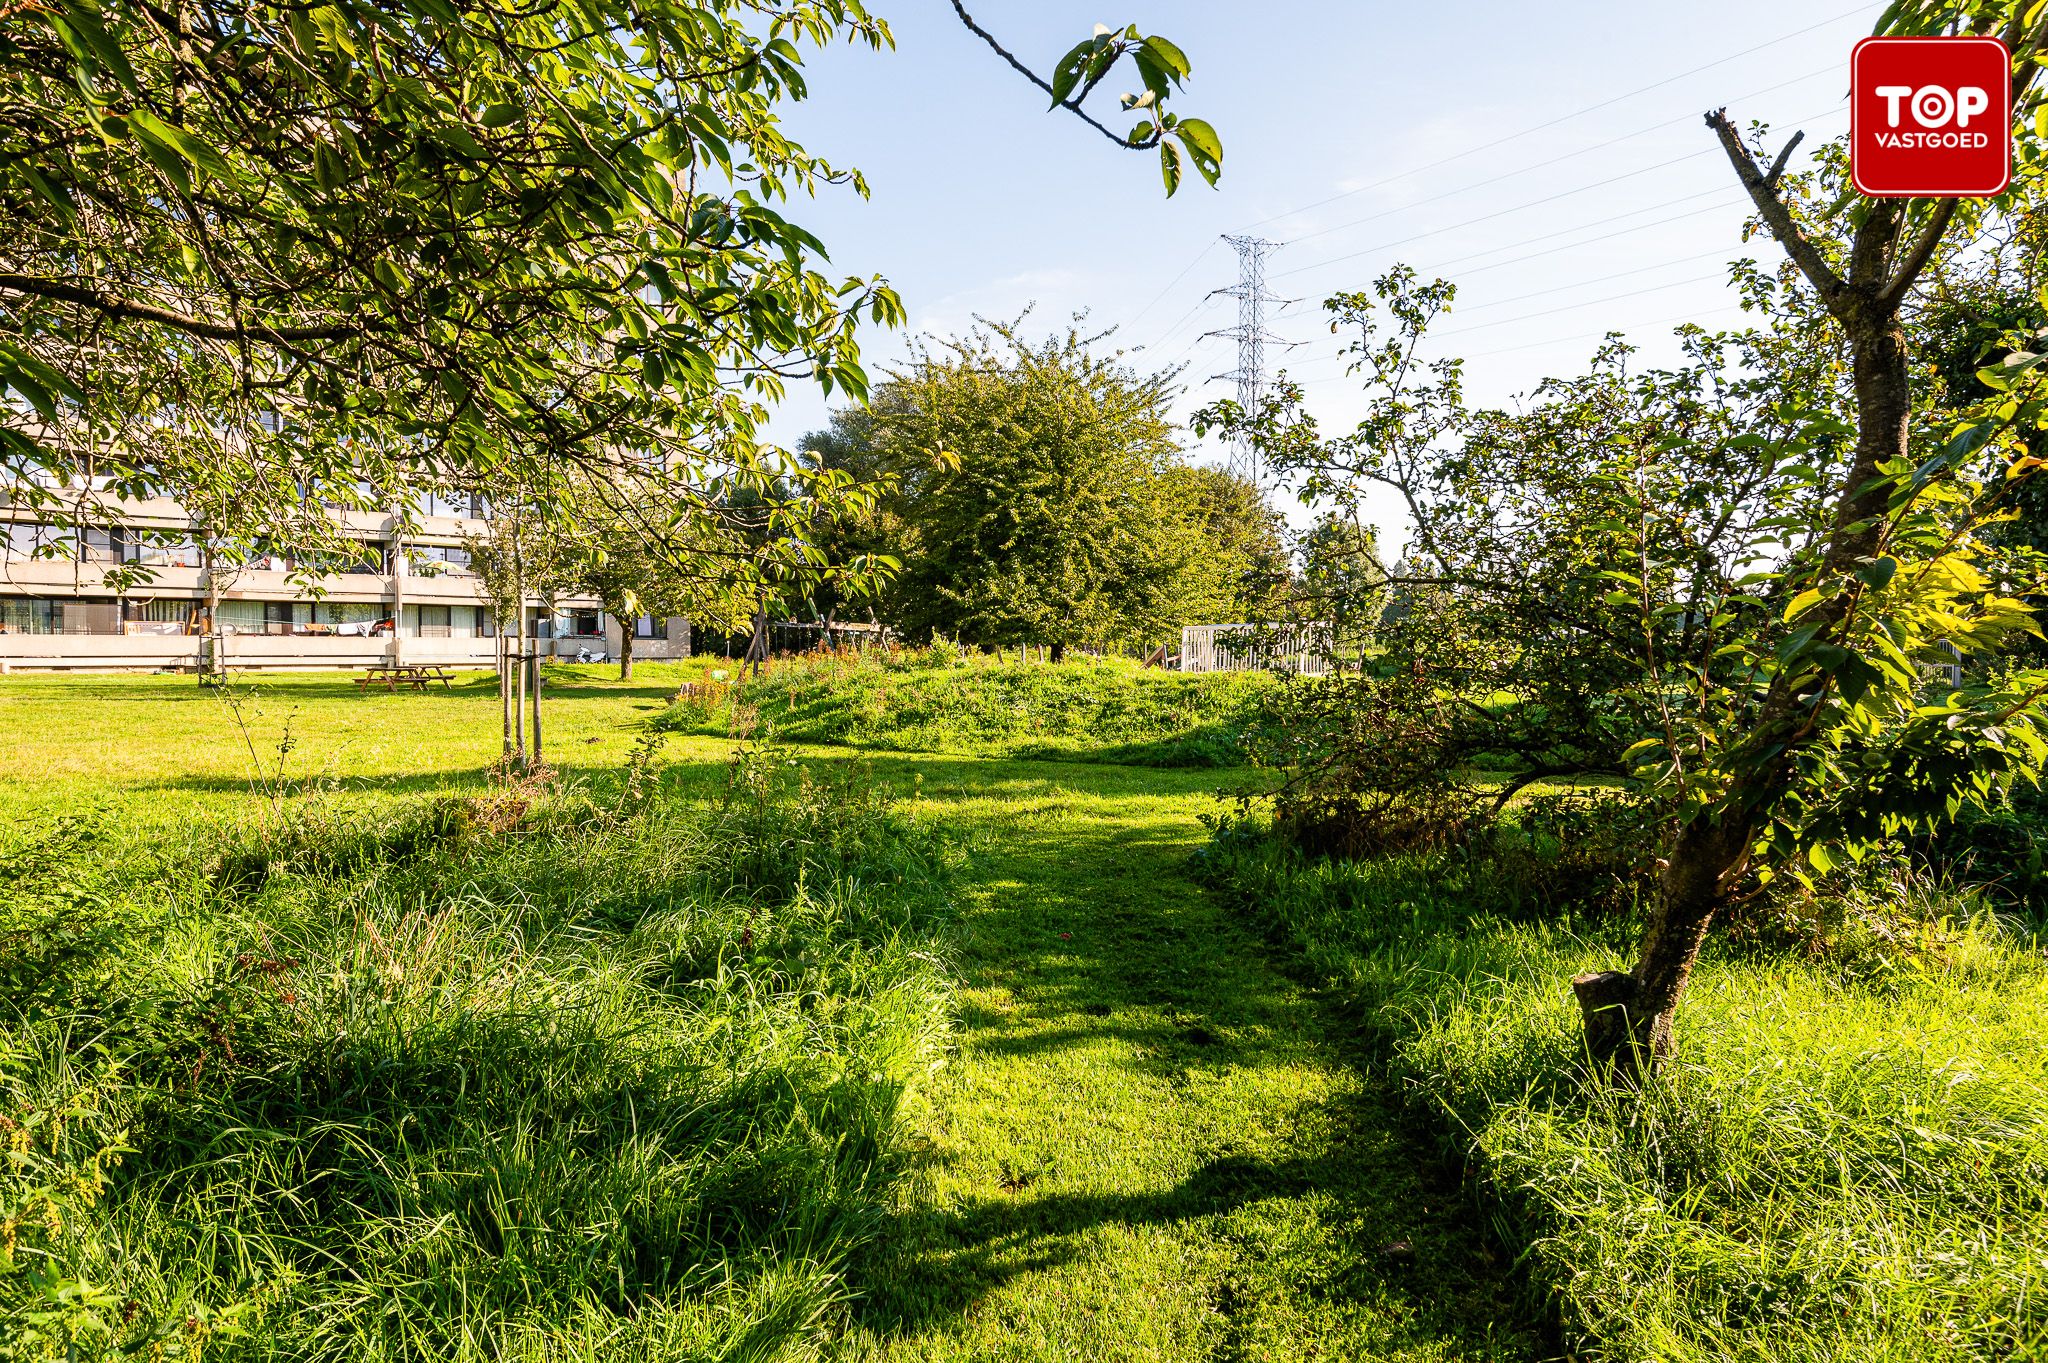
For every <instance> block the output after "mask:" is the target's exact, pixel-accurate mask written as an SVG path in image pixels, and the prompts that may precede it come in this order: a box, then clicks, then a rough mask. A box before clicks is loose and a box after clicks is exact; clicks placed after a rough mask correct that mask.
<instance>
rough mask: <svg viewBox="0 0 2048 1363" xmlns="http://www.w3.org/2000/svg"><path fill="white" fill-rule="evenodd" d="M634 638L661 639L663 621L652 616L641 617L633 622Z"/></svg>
mask: <svg viewBox="0 0 2048 1363" xmlns="http://www.w3.org/2000/svg"><path fill="white" fill-rule="evenodd" d="M633 637H634V638H635V639H659V638H660V637H661V621H659V620H657V619H655V618H654V617H653V616H651V615H643V616H641V617H640V618H639V619H638V620H635V621H634V622H633Z"/></svg>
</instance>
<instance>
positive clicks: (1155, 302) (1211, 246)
mask: <svg viewBox="0 0 2048 1363" xmlns="http://www.w3.org/2000/svg"><path fill="white" fill-rule="evenodd" d="M1215 249H1216V239H1215V238H1211V239H1210V240H1209V241H1208V242H1207V243H1205V244H1204V245H1203V247H1202V249H1201V250H1199V251H1197V252H1195V258H1194V259H1193V260H1190V261H1189V262H1188V263H1187V265H1186V266H1185V267H1183V268H1182V270H1181V272H1180V273H1179V274H1177V275H1175V276H1174V277H1173V278H1171V279H1169V280H1167V281H1166V287H1165V288H1163V289H1161V290H1160V291H1159V292H1158V293H1155V294H1153V295H1152V301H1151V302H1149V303H1147V304H1146V305H1145V306H1144V307H1142V308H1139V309H1138V311H1137V313H1136V315H1134V316H1133V317H1132V318H1131V319H1130V321H1128V322H1126V323H1124V325H1125V326H1132V327H1134V326H1136V325H1138V323H1139V322H1140V321H1142V320H1144V317H1145V314H1146V313H1148V312H1150V311H1152V309H1154V308H1156V307H1158V306H1159V300H1160V299H1162V298H1164V297H1166V295H1168V294H1170V293H1172V292H1173V286H1174V285H1176V284H1178V283H1180V282H1181V281H1182V280H1183V279H1186V278H1187V277H1188V276H1189V275H1190V274H1193V273H1194V269H1195V266H1197V265H1200V264H1201V263H1202V262H1203V260H1205V259H1207V258H1208V255H1209V252H1211V251H1213V250H1215Z"/></svg>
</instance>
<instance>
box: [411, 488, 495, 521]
mask: <svg viewBox="0 0 2048 1363" xmlns="http://www.w3.org/2000/svg"><path fill="white" fill-rule="evenodd" d="M419 509H420V514H421V515H422V516H460V517H464V518H470V517H476V516H481V515H483V514H484V513H483V498H481V497H477V496H474V495H472V494H471V493H467V492H446V491H434V492H427V493H422V494H421V496H420V498H419Z"/></svg>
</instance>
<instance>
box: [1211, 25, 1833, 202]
mask: <svg viewBox="0 0 2048 1363" xmlns="http://www.w3.org/2000/svg"><path fill="white" fill-rule="evenodd" d="M1868 9H1869V6H1868V5H1867V4H1865V5H1857V6H1855V7H1854V8H1851V9H1846V10H1843V11H1842V12H1841V13H1840V14H1837V15H1834V16H1832V17H1831V18H1827V19H1823V20H1821V21H1820V22H1819V23H1815V24H1808V25H1807V26H1806V27H1805V28H1800V29H1794V30H1793V31H1792V32H1790V33H1785V34H1781V35H1779V36H1778V37H1776V38H1772V39H1770V40H1769V41H1768V42H1762V43H1758V44H1757V45H1756V46H1755V47H1748V48H1744V49H1743V50H1742V51H1740V52H1735V53H1731V54H1730V55H1728V56H1726V57H1721V58H1718V59H1717V60H1714V61H1710V62H1708V63H1707V64H1706V65H1704V66H1695V67H1694V68H1692V70H1690V71H1681V72H1679V73H1678V74H1677V75H1675V76H1667V77H1665V78H1664V79H1663V80H1660V81H1655V82H1653V83H1651V84H1649V85H1645V86H1642V87H1641V88H1639V89H1635V90H1631V91H1629V92H1628V93H1627V94H1621V95H1615V96H1613V97H1612V98H1610V99H1603V100H1601V101H1600V102H1599V103H1598V104H1589V105H1587V106H1586V107H1585V108H1583V109H1576V110H1574V111H1572V112H1571V113H1568V114H1560V115H1559V116H1558V117H1556V118H1553V119H1551V120H1549V121H1548V122H1545V123H1538V124H1536V125H1534V126H1533V127H1528V128H1524V129H1522V130H1521V131H1520V132H1517V133H1509V134H1508V135H1507V136H1506V137H1500V138H1495V139H1494V140H1493V141H1491V142H1485V143H1481V144H1480V145H1479V146H1476V147H1469V148H1467V149H1466V150H1464V151H1461V152H1458V153H1456V154H1454V155H1451V156H1446V157H1443V158H1441V159H1439V160H1438V161H1436V162H1435V166H1437V167H1440V166H1446V165H1449V164H1450V163H1451V162H1453V161H1462V160H1463V159H1465V158H1466V157H1468V156H1476V155H1478V154H1479V153H1480V152H1482V151H1486V150H1488V149H1490V148H1493V147H1501V146H1506V145H1507V144H1508V143H1510V142H1516V141H1520V140H1521V139H1522V138H1524V137H1529V136H1533V135H1534V134H1536V133H1540V132H1542V131H1544V130H1545V129H1547V128H1554V127H1556V126H1557V125H1558V124H1560V123H1569V122H1571V121H1572V120H1573V119H1575V118H1584V117H1585V116H1586V115H1587V114H1590V113H1597V112H1599V111H1600V110H1602V109H1605V108H1609V107H1611V106H1613V105H1616V104H1620V103H1622V102H1623V101H1624V100H1631V99H1634V98H1635V97H1636V96H1637V95H1646V94H1648V93H1649V92H1650V91H1652V90H1661V89H1663V88H1664V87H1665V86H1667V85H1671V84H1674V83H1676V82H1678V81H1681V80H1685V79H1687V78H1689V77H1692V76H1697V75H1699V74H1700V73H1701V72H1702V71H1711V70H1713V69H1714V68H1715V67H1717V66H1726V65H1727V64H1728V63H1729V62H1732V61H1739V60H1740V59H1742V58H1743V57H1749V56H1754V55H1755V54H1756V53H1758V52H1762V51H1764V50H1766V49H1767V48H1772V47H1776V46H1777V45H1778V44H1779V43H1784V42H1790V41H1791V40H1792V39H1794V38H1800V37H1804V36H1805V35H1806V34H1809V33H1812V32H1815V31H1817V30H1819V29H1823V28H1826V27H1828V26H1829V25H1830V24H1838V23H1840V22H1841V21H1842V20H1844V19H1849V18H1853V17H1855V16H1856V15H1858V14H1862V13H1865V12H1866V11H1867V10H1868ZM1800 79H1801V80H1805V79H1809V77H1804V76H1802V77H1800ZM1745 98H1754V96H1745ZM1430 168H1432V169H1433V168H1434V167H1430ZM1415 173H1416V172H1414V171H1403V172H1402V173H1401V174H1399V175H1390V176H1388V177H1387V178H1386V179H1384V180H1375V181H1374V182H1373V183H1371V184H1369V185H1360V186H1358V187H1357V188H1356V189H1347V190H1345V191H1344V192H1343V193H1341V194H1332V195H1330V196H1329V197H1328V198H1325V199H1318V200H1316V201H1315V202H1314V203H1311V204H1303V205H1302V206H1301V207H1299V208H1290V209H1288V210H1286V211H1285V212H1282V213H1275V214H1274V215H1273V216H1271V217H1269V218H1260V219H1259V220H1258V221H1257V222H1254V223H1251V224H1249V225H1248V226H1249V227H1264V226H1265V225H1266V224H1267V223H1270V222H1279V221H1280V220H1281V219H1282V218H1292V217H1297V216H1299V215H1300V214H1303V213H1306V212H1308V211H1309V210H1310V209H1313V208H1322V207H1324V206H1325V205H1327V204H1333V203H1336V202H1338V201H1339V200H1342V199H1349V198H1352V197H1354V196H1356V195H1359V194H1365V193H1368V192H1370V191H1372V190H1375V189H1382V188H1384V187H1386V186H1387V185H1390V184H1393V183H1394V182H1395V181H1397V180H1403V179H1406V178H1407V177H1408V176H1410V175H1413V174H1415Z"/></svg>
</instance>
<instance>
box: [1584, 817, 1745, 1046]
mask: <svg viewBox="0 0 2048 1363" xmlns="http://www.w3.org/2000/svg"><path fill="white" fill-rule="evenodd" d="M1750 834H1751V829H1750V826H1749V822H1748V821H1747V820H1746V819H1743V820H1738V821H1733V822H1731V821H1728V820H1710V819H1701V820H1700V821H1699V822H1697V823H1694V824H1691V825H1689V826H1687V827H1686V828H1684V829H1682V830H1680V832H1679V835H1678V841H1677V844H1676V845H1675V846H1674V847H1673V848H1672V850H1671V857H1670V859H1669V860H1668V861H1667V862H1666V864H1665V866H1664V870H1663V873H1662V874H1661V875H1660V876H1658V883H1657V902H1656V904H1655V906H1654V907H1653V909H1652V911H1651V915H1650V925H1649V928H1648V929H1647V930H1646V931H1645V932H1644V933H1643V947H1642V955H1641V957H1640V958H1639V959H1638V960H1637V962H1636V968H1635V969H1634V970H1633V971H1626V972H1624V971H1619V970H1602V971H1597V972H1595V973H1593V974H1590V975H1581V976H1579V977H1578V978H1577V979H1574V980H1573V981H1572V992H1573V993H1575V994H1577V995H1578V999H1579V1008H1580V1010H1581V1011H1582V1012H1584V1014H1585V1018H1586V1049H1587V1051H1588V1052H1589V1053H1590V1054H1591V1056H1592V1058H1593V1060H1594V1062H1595V1063H1596V1064H1600V1065H1603V1066H1605V1065H1611V1066H1613V1067H1614V1069H1615V1070H1616V1071H1617V1072H1619V1073H1621V1074H1624V1075H1630V1074H1634V1073H1636V1072H1638V1071H1640V1070H1644V1069H1652V1068H1655V1067H1656V1066H1658V1065H1660V1064H1662V1063H1663V1062H1664V1061H1665V1060H1667V1059H1669V1058H1670V1056H1671V1054H1672V1052H1673V1050H1674V1049H1675V1048H1676V1046H1677V1031H1676V1019H1677V1015H1678V1003H1679V1000H1680V999H1682V998H1683V997H1684V996H1685V987H1686V985H1687V984H1688V983H1689V982H1690V981H1691V979H1692V968H1693V963H1694V962H1695V961H1697V960H1698V959H1699V954H1700V947H1701V945H1702V944H1704V943H1705V942H1706V940H1707V929H1708V927H1710V926H1711V925H1712V924H1713V921H1714V913H1715V911H1716V910H1717V909H1719V908H1720V907H1721V903H1722V901H1723V899H1724V898H1725V897H1726V895H1727V892H1728V889H1729V888H1730V886H1732V884H1733V883H1734V882H1735V881H1736V880H1737V879H1739V878H1740V877H1741V875H1742V872H1743V870H1744V869H1745V868H1746V867H1747V866H1748V864H1749V840H1750Z"/></svg>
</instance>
